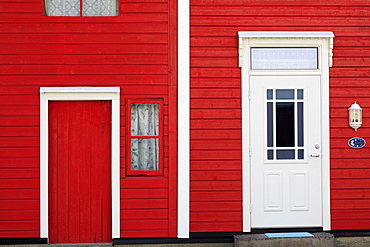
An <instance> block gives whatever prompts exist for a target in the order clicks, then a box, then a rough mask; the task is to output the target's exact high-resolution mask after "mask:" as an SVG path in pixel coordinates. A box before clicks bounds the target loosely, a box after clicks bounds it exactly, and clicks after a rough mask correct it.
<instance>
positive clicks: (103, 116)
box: [49, 101, 112, 243]
mask: <svg viewBox="0 0 370 247" xmlns="http://www.w3.org/2000/svg"><path fill="white" fill-rule="evenodd" d="M49 151H50V152H49V243H104V242H111V241H112V212H111V211H112V205H111V102H107V101H105V102H104V101H80V102H78V101H73V102H69V101H62V102H58V101H56V102H50V103H49Z"/></svg>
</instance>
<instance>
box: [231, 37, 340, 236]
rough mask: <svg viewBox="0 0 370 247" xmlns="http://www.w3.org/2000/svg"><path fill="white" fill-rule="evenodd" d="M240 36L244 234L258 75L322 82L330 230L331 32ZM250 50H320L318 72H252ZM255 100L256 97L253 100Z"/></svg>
mask: <svg viewBox="0 0 370 247" xmlns="http://www.w3.org/2000/svg"><path fill="white" fill-rule="evenodd" d="M238 34H239V66H240V67H241V68H242V149H243V151H242V159H243V160H242V162H243V164H242V166H243V171H242V177H243V178H242V179H243V185H242V186H243V231H244V232H250V231H251V215H250V210H251V208H250V207H251V185H250V171H251V167H250V157H249V152H250V143H249V138H248V136H249V131H250V112H249V107H250V105H249V99H248V98H249V95H250V76H252V75H253V76H256V75H257V76H258V75H291V76H294V75H319V76H320V80H321V85H320V90H321V97H320V101H321V116H322V117H321V130H322V133H321V135H322V142H321V150H322V156H321V159H322V177H321V181H322V227H323V229H324V230H330V229H331V222H330V141H329V134H330V132H329V67H331V65H332V56H333V53H332V49H333V38H334V34H333V33H332V32H327V31H324V32H283V31H279V32H273V31H271V32H268V31H266V32H255V31H254V32H248V31H240V32H238ZM251 47H318V59H319V68H318V69H317V70H311V71H310V70H270V71H269V70H251V69H250V48H251ZM251 97H253V96H251Z"/></svg>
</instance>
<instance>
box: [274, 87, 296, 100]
mask: <svg viewBox="0 0 370 247" xmlns="http://www.w3.org/2000/svg"><path fill="white" fill-rule="evenodd" d="M276 99H294V89H278V90H276Z"/></svg>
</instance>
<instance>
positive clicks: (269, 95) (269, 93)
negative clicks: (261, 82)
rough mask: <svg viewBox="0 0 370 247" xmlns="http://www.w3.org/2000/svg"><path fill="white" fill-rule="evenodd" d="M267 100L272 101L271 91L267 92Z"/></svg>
mask: <svg viewBox="0 0 370 247" xmlns="http://www.w3.org/2000/svg"><path fill="white" fill-rule="evenodd" d="M267 99H272V90H271V89H268V90H267Z"/></svg>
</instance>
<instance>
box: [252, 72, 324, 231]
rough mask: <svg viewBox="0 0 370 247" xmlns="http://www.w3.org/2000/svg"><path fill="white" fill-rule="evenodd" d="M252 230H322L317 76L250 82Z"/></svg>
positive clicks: (269, 78) (263, 78)
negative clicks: (306, 228) (311, 228)
mask: <svg viewBox="0 0 370 247" xmlns="http://www.w3.org/2000/svg"><path fill="white" fill-rule="evenodd" d="M250 83H251V84H250V85H251V88H250V90H251V99H250V126H251V129H250V147H251V157H250V160H251V207H252V208H251V226H252V228H289V227H320V226H322V203H321V201H322V198H321V194H322V193H321V130H320V126H321V125H320V77H319V76H252V77H251V81H250Z"/></svg>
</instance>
